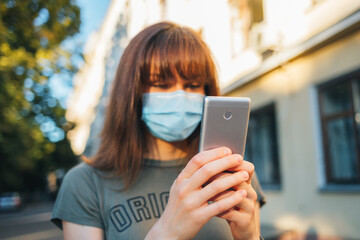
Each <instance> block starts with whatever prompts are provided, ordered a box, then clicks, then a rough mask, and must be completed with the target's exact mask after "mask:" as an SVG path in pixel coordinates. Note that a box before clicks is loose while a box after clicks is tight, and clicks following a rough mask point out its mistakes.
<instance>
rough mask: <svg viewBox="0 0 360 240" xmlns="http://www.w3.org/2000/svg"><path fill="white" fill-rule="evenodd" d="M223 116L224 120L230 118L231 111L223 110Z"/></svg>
mask: <svg viewBox="0 0 360 240" xmlns="http://www.w3.org/2000/svg"><path fill="white" fill-rule="evenodd" d="M223 117H224V119H225V120H230V118H231V117H232V112H231V111H226V112H224V114H223Z"/></svg>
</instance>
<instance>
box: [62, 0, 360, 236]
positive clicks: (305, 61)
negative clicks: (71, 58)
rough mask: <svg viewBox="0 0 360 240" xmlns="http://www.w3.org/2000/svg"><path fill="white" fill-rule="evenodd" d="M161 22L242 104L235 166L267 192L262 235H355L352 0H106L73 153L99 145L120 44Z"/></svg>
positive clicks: (357, 129) (357, 159) (358, 121)
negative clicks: (212, 64) (187, 34)
mask: <svg viewBox="0 0 360 240" xmlns="http://www.w3.org/2000/svg"><path fill="white" fill-rule="evenodd" d="M162 20H169V21H173V22H176V23H180V24H183V25H187V26H190V27H192V28H194V29H195V30H196V31H198V32H199V33H200V34H201V35H202V37H203V39H204V40H205V41H206V42H207V44H208V45H209V47H210V49H211V50H212V52H213V54H214V57H215V59H216V62H217V65H218V68H219V78H220V86H221V91H222V94H223V95H227V96H246V97H250V98H251V100H252V111H251V117H250V124H249V130H248V139H247V147H246V154H245V158H246V159H248V160H250V161H252V162H253V163H254V165H255V167H256V171H257V173H258V176H259V179H260V181H261V183H262V186H263V188H264V190H265V193H266V194H267V199H268V203H267V204H266V205H265V206H264V207H263V208H262V210H261V224H262V226H263V227H264V229H266V227H267V226H272V227H274V228H276V229H278V230H280V231H281V232H285V233H287V234H288V236H291V237H294V236H295V237H296V238H295V239H303V238H306V237H307V236H317V237H318V238H319V239H359V237H360V220H359V219H360V218H359V216H360V208H358V205H359V203H360V58H359V56H360V0H342V1H338V0H251V1H250V0H214V1H205V0H116V1H115V0H114V1H113V2H112V3H111V5H110V7H109V10H108V13H107V16H106V18H105V19H104V22H103V26H102V28H101V29H100V30H99V31H98V32H97V33H95V34H94V36H93V37H92V38H91V39H90V41H89V42H88V44H87V49H88V51H87V55H86V56H87V57H86V59H87V63H86V64H85V65H84V67H83V69H82V70H81V71H80V72H79V74H78V75H77V77H76V83H77V85H76V87H75V90H74V95H73V98H72V101H71V104H70V105H69V109H68V112H67V118H68V120H70V121H74V122H76V123H77V127H76V128H75V129H74V130H73V132H71V133H69V138H70V140H71V143H72V146H73V149H74V151H75V152H76V153H78V154H80V153H83V152H84V153H85V155H92V154H94V151H95V150H96V148H97V146H98V143H99V132H100V130H101V126H102V123H103V122H102V121H103V115H104V109H105V108H106V103H107V96H108V90H109V86H110V85H111V81H112V79H113V78H114V73H115V70H116V65H117V63H118V61H119V58H120V57H121V54H122V51H123V49H124V48H125V47H126V44H127V43H128V41H129V39H131V38H132V37H133V36H134V35H135V34H136V33H137V32H139V31H140V30H141V29H142V28H144V27H146V26H148V25H150V24H152V23H155V22H158V21H162ZM270 235H271V233H269V236H270ZM284 236H285V235H284Z"/></svg>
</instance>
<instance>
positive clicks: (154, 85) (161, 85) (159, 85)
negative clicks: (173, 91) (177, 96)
mask: <svg viewBox="0 0 360 240" xmlns="http://www.w3.org/2000/svg"><path fill="white" fill-rule="evenodd" d="M152 86H153V87H157V88H169V87H170V86H169V84H161V83H154V84H152Z"/></svg>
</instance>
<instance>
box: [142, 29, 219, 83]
mask: <svg viewBox="0 0 360 240" xmlns="http://www.w3.org/2000/svg"><path fill="white" fill-rule="evenodd" d="M213 70H214V65H213V62H212V57H211V53H210V51H209V50H208V48H207V47H206V45H205V43H204V42H203V41H202V40H201V38H200V37H198V35H196V34H194V33H193V32H192V31H191V30H190V29H187V28H174V29H171V30H170V31H163V32H160V33H159V34H158V35H156V36H154V38H153V39H152V41H150V43H149V48H148V51H147V52H146V53H145V59H144V64H143V68H142V71H141V72H142V74H141V75H142V77H141V78H142V81H143V82H144V83H145V84H149V83H150V82H169V81H176V79H177V78H181V79H182V80H184V81H196V82H199V83H201V84H204V85H206V84H208V83H209V82H212V81H214V80H215V78H216V77H215V73H214V71H213Z"/></svg>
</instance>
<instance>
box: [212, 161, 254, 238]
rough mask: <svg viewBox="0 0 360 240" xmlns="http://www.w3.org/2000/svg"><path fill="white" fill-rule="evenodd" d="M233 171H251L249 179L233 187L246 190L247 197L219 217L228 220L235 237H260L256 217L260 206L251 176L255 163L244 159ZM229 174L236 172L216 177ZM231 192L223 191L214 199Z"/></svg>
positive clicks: (221, 197) (221, 176) (220, 176)
mask: <svg viewBox="0 0 360 240" xmlns="http://www.w3.org/2000/svg"><path fill="white" fill-rule="evenodd" d="M231 171H232V172H236V171H240V172H242V171H246V172H248V173H249V175H250V178H249V180H248V181H246V182H243V183H241V184H239V185H237V186H234V187H232V189H233V190H234V191H240V190H241V189H242V190H245V191H246V198H245V199H243V200H242V201H241V202H240V203H239V204H237V205H236V206H235V207H234V208H232V209H230V210H227V211H225V212H223V213H221V214H219V215H218V217H221V218H224V219H226V220H227V221H228V223H229V225H230V228H231V232H232V235H233V237H234V239H236V240H241V239H246V240H248V239H259V236H260V232H259V229H258V219H257V217H256V211H257V210H258V209H257V208H258V206H257V204H256V199H257V194H256V192H255V190H254V189H253V188H252V186H251V177H252V175H253V173H254V165H253V164H252V163H250V162H247V161H243V162H242V163H241V164H239V165H238V166H237V167H236V168H233V169H231ZM229 174H230V175H231V174H235V173H221V174H220V175H218V176H216V177H215V178H223V177H226V175H229ZM230 194H231V191H227V192H223V193H222V194H220V195H218V196H216V197H215V198H214V199H213V200H214V201H219V200H221V199H224V198H226V197H228V195H230Z"/></svg>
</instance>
